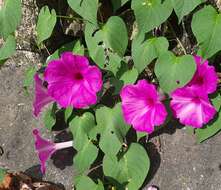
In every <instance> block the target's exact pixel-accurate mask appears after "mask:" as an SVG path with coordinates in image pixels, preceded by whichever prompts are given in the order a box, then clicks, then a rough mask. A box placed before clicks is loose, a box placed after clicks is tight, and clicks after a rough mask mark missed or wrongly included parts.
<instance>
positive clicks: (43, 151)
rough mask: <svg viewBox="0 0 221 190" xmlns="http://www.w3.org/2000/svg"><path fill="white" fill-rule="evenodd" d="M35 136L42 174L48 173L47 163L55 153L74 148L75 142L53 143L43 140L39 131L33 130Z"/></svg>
mask: <svg viewBox="0 0 221 190" xmlns="http://www.w3.org/2000/svg"><path fill="white" fill-rule="evenodd" d="M33 135H34V137H35V149H36V151H37V152H38V158H39V160H40V164H41V172H42V174H45V171H46V161H47V160H48V159H49V158H50V157H51V156H52V154H53V153H54V152H55V151H57V150H60V149H63V148H68V147H72V144H73V141H67V142H62V143H53V142H51V141H49V140H46V139H43V138H42V137H41V135H40V131H39V130H38V129H34V130H33Z"/></svg>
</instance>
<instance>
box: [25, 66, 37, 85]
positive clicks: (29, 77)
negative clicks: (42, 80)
mask: <svg viewBox="0 0 221 190" xmlns="http://www.w3.org/2000/svg"><path fill="white" fill-rule="evenodd" d="M36 72H37V69H36V67H29V68H28V69H27V70H26V72H25V79H24V82H23V87H24V88H28V87H29V86H31V85H32V84H33V83H34V75H35V73H36Z"/></svg>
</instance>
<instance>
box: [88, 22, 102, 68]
mask: <svg viewBox="0 0 221 190" xmlns="http://www.w3.org/2000/svg"><path fill="white" fill-rule="evenodd" d="M96 30H98V28H97V27H96V26H94V25H93V24H91V23H89V22H87V23H86V26H85V31H84V34H85V41H86V43H87V47H88V51H89V54H90V57H91V58H92V59H93V60H94V62H95V63H96V64H97V65H98V66H99V67H100V68H102V69H103V68H104V67H105V52H104V48H103V47H102V46H101V45H98V44H99V42H101V39H102V36H101V33H100V32H96Z"/></svg>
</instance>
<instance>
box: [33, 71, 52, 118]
mask: <svg viewBox="0 0 221 190" xmlns="http://www.w3.org/2000/svg"><path fill="white" fill-rule="evenodd" d="M34 81H35V98H34V103H33V114H34V115H35V116H36V117H37V116H38V115H39V113H40V112H41V109H42V108H43V107H44V106H45V105H47V104H49V103H50V102H52V101H53V98H52V97H51V96H49V94H48V90H47V88H46V87H45V86H44V85H43V81H42V79H41V78H40V77H39V75H38V74H37V73H36V74H35V76H34Z"/></svg>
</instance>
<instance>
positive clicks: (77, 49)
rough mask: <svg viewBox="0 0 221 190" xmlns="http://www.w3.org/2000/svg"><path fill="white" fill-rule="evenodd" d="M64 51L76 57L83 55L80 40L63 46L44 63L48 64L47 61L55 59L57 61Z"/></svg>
mask: <svg viewBox="0 0 221 190" xmlns="http://www.w3.org/2000/svg"><path fill="white" fill-rule="evenodd" d="M66 51H71V52H73V53H74V54H77V55H84V46H83V45H82V44H81V42H80V40H77V41H73V42H69V43H67V44H64V45H63V46H61V47H60V48H59V49H57V50H56V51H55V52H54V53H53V54H51V55H50V56H49V57H48V58H47V60H46V63H49V61H52V60H55V59H59V58H60V56H61V54H62V53H63V52H66Z"/></svg>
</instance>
